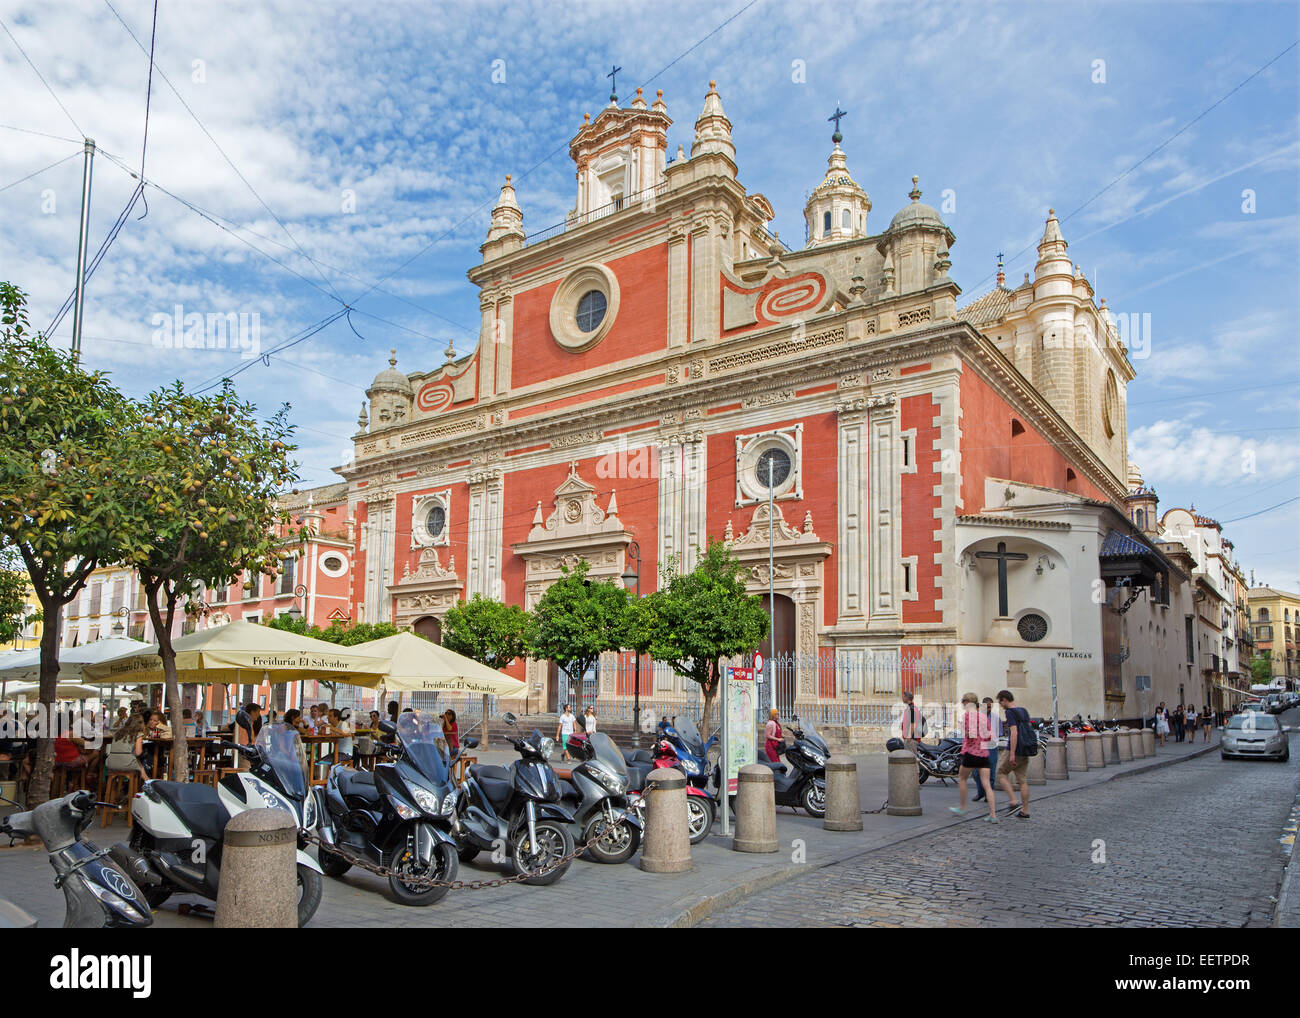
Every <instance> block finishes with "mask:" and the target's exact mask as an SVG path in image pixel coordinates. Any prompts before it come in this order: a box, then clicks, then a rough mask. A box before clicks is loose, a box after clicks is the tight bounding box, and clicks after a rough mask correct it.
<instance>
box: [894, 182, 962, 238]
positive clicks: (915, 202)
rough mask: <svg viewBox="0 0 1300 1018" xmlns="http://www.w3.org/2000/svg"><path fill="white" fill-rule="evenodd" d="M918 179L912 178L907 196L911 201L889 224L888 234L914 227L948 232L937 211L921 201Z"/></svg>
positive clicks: (946, 225)
mask: <svg viewBox="0 0 1300 1018" xmlns="http://www.w3.org/2000/svg"><path fill="white" fill-rule="evenodd" d="M919 179H920V178H918V177H913V178H912V191H911V193H910V194H909V195H908V197H910V198H911V199H912V202H911V204H910V205H904V206H903V207H902V208H901V209H900V210H899V212H898V215H896V216H894V218H893V219H892V220H890V223H889V230H888V232H889V233H897V232H898V231H899V230H906V229H909V228H911V227H914V226H921V227H925V228H926V229H929V230H942V231H944V232H947V231H948V224H947V223H945V222H944V221H943V218H942V217H941V216H940V215H939V213H938V212H937V211H935V210H934V209H933V208H931V207H930V206H929V205H927V204H925V202H923V201H921V192H920V190H918V188H917V186H916V184H917V181H918V180H919Z"/></svg>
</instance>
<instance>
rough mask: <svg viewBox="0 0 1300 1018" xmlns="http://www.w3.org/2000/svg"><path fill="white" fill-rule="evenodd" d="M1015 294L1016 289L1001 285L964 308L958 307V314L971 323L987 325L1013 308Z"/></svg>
mask: <svg viewBox="0 0 1300 1018" xmlns="http://www.w3.org/2000/svg"><path fill="white" fill-rule="evenodd" d="M1013 296H1014V291H1012V290H1008V289H1007V288H1006V287H1005V286H999V287H997V288H996V289H994V290H992V291H990V292H989V293H986V294H985V295H984V296H983V297H980V298H979V299H978V300H974V301H972V302H971V303H969V304H967V305H966V306H965V307H964V308H958V309H957V316H958V317H959V318H964V319H965V320H966V321H968V322H970V323H971V325H987V324H988V323H990V322H996V321H1000V320H1001V319H1003V318H1005V317H1006V315H1007V312H1008V311H1010V310H1011V300H1012V297H1013Z"/></svg>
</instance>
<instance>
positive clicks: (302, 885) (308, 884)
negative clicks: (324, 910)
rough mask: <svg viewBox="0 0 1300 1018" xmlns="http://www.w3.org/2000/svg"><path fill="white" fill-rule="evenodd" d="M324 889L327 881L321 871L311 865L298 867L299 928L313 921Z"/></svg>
mask: <svg viewBox="0 0 1300 1018" xmlns="http://www.w3.org/2000/svg"><path fill="white" fill-rule="evenodd" d="M324 889H325V881H323V880H322V879H321V875H320V874H319V873H317V872H316V871H315V870H314V869H312V868H311V867H310V866H301V865H300V866H299V867H298V929H302V928H303V927H304V926H306V925H307V924H308V923H309V922H311V917H312V916H314V915H315V914H316V909H318V908H320V898H321V893H322V892H323V891H324Z"/></svg>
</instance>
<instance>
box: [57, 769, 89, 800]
mask: <svg viewBox="0 0 1300 1018" xmlns="http://www.w3.org/2000/svg"><path fill="white" fill-rule="evenodd" d="M85 785H86V765H85V764H84V763H83V764H77V765H76V766H75V767H55V768H54V774H53V776H52V777H51V778H50V798H51V799H62V798H63V797H64V796H65V795H67V794H68V793H69V792H70V791H71V792H75V791H77V790H78V789H81V788H84V787H85Z"/></svg>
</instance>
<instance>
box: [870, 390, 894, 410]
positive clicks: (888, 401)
mask: <svg viewBox="0 0 1300 1018" xmlns="http://www.w3.org/2000/svg"><path fill="white" fill-rule="evenodd" d="M897 401H898V397H897V396H896V395H895V394H894V393H892V392H883V393H877V394H875V395H873V396H868V397H867V409H869V410H884V409H887V408H889V407H892V406H893V405H894V404H895V403H896V402H897Z"/></svg>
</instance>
